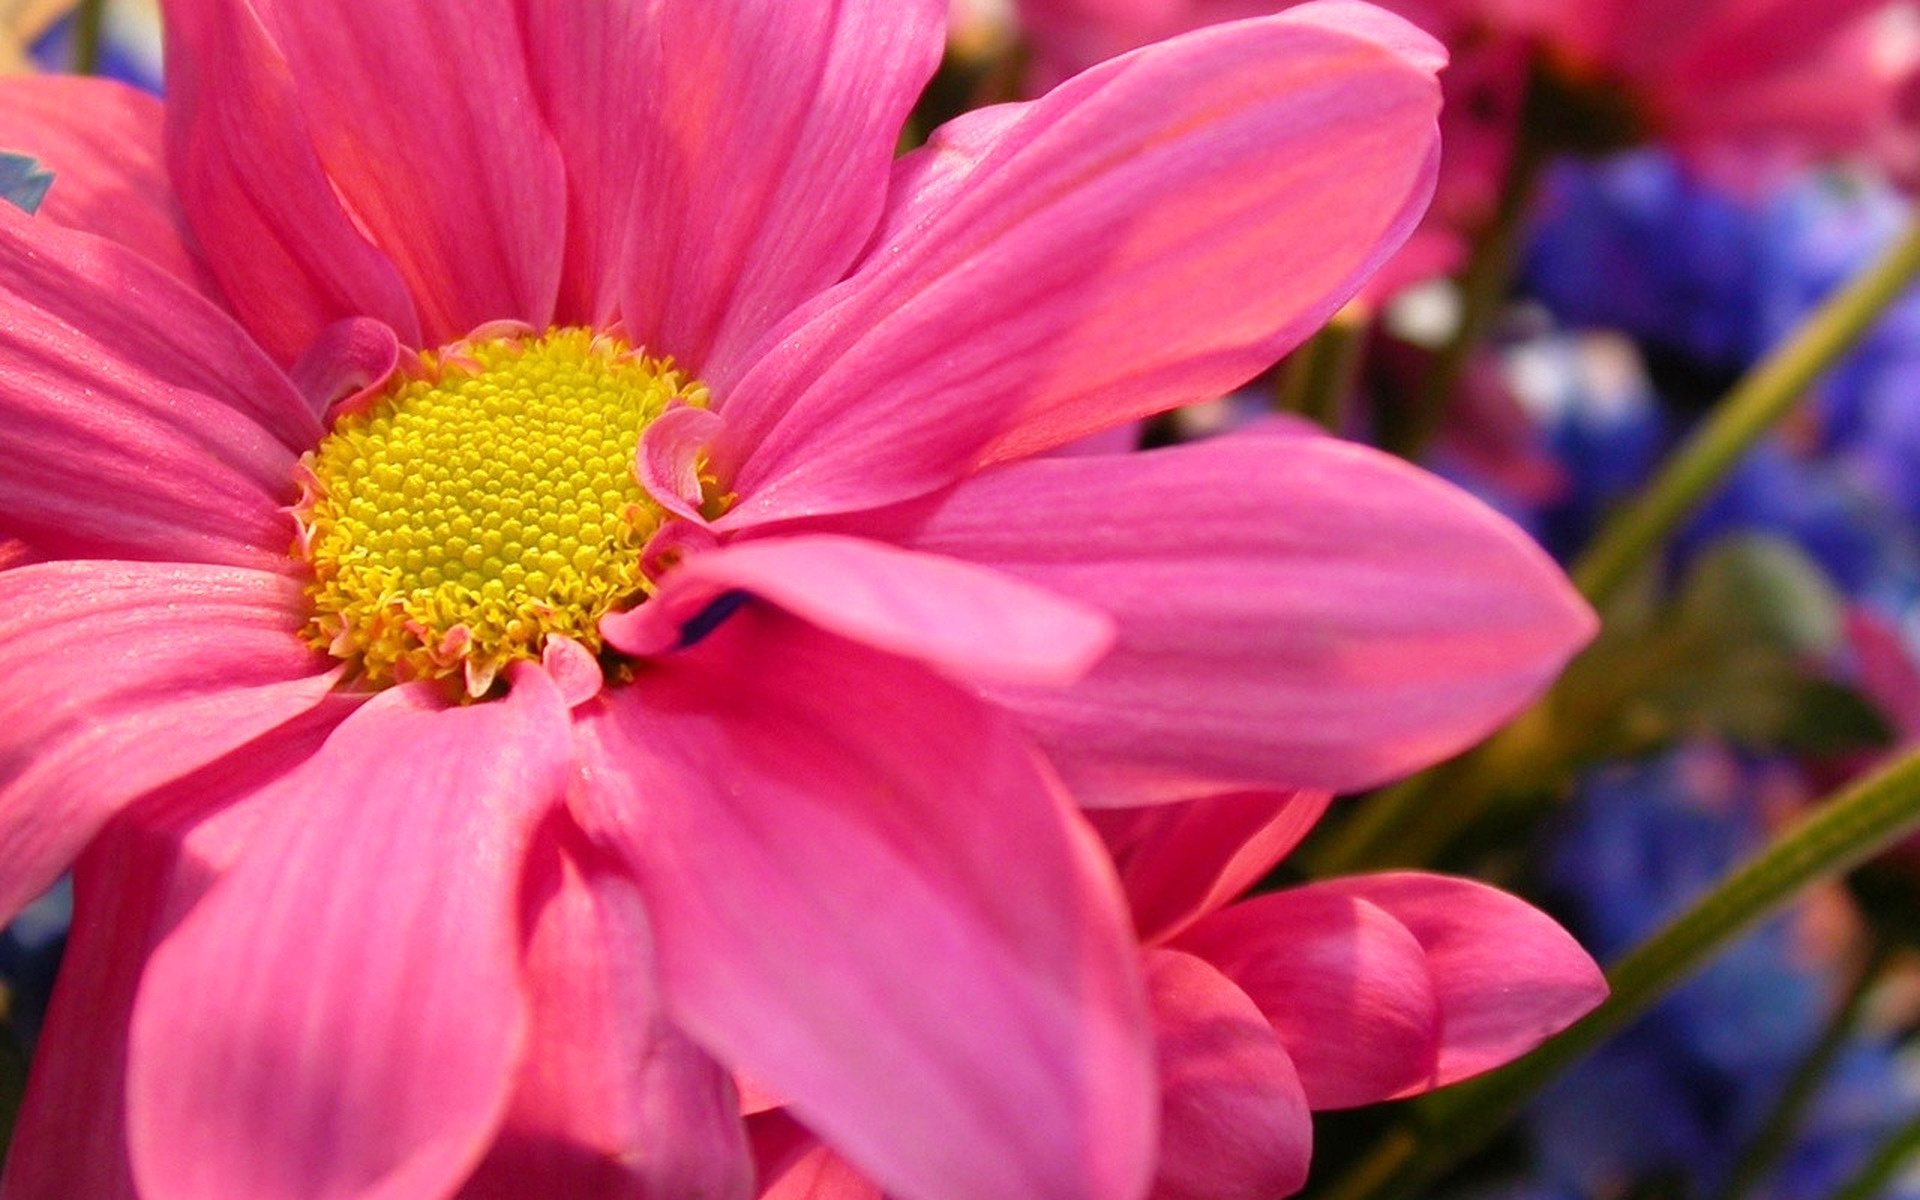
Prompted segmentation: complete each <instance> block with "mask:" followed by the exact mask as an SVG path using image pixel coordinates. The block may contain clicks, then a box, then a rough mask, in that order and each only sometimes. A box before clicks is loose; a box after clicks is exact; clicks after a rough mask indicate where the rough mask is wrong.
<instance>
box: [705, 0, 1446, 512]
mask: <svg viewBox="0 0 1920 1200" xmlns="http://www.w3.org/2000/svg"><path fill="white" fill-rule="evenodd" d="M1343 11H1345V10H1343ZM1317 13H1318V10H1309V9H1294V10H1290V11H1288V12H1285V13H1281V14H1279V15H1278V16H1274V17H1271V18H1266V19H1262V20H1259V21H1250V22H1243V23H1239V24H1235V25H1228V26H1219V27H1215V28H1212V29H1208V30H1203V31H1201V32H1198V33H1195V34H1191V35H1189V36H1187V37H1184V38H1180V39H1177V40H1175V41H1172V42H1167V43H1163V44H1160V45H1157V46H1153V47H1149V48H1147V49H1145V50H1141V51H1138V52H1135V53H1133V54H1129V55H1126V56H1124V57H1122V58H1119V59H1115V60H1113V61H1111V62H1108V63H1104V64H1102V65H1100V66H1098V67H1095V68H1094V69H1092V70H1090V71H1088V72H1087V73H1086V74H1084V75H1081V76H1079V77H1077V78H1075V79H1073V80H1070V81H1068V82H1067V83H1065V84H1063V85H1062V86H1061V87H1060V88H1058V89H1056V90H1055V91H1054V92H1052V93H1051V94H1049V95H1048V96H1046V97H1044V98H1043V99H1040V100H1037V101H1034V102H1032V103H1031V104H1028V105H1024V106H1010V107H1000V108H994V109H989V110H985V111H982V112H977V113H973V114H969V115H968V116H965V117H962V118H960V119H959V120H957V121H955V122H953V123H952V124H950V125H948V126H946V127H945V128H943V129H942V130H940V131H938V132H936V134H935V135H934V137H933V139H932V141H931V142H930V144H929V145H928V146H927V147H926V148H925V149H923V150H921V151H919V152H917V153H916V154H914V155H911V156H909V157H907V158H905V159H903V160H901V164H900V166H899V168H898V169H897V171H896V174H895V181H894V190H893V197H892V199H891V201H890V205H889V212H888V215H887V223H886V226H885V228H883V229H882V231H881V233H880V234H879V235H878V236H877V238H876V240H875V243H874V247H873V249H872V250H871V251H870V252H869V254H868V256H867V258H866V259H865V260H864V261H863V263H862V265H861V266H860V268H859V269H858V270H857V271H856V273H855V274H854V275H853V277H852V278H850V279H849V280H848V281H847V282H846V283H845V284H842V285H841V286H840V287H838V288H836V289H835V290H834V291H833V292H831V293H829V294H827V295H826V296H825V297H823V298H822V301H821V302H820V303H818V304H816V305H814V306H812V307H810V308H809V309H808V310H806V312H805V313H804V314H803V315H802V317H800V318H796V320H795V321H794V322H791V323H789V324H788V325H786V326H784V327H782V329H781V331H780V333H779V335H778V336H779V342H778V344H777V346H774V347H772V349H771V352H770V353H769V354H768V355H767V356H766V357H765V358H763V359H762V360H761V362H760V363H759V364H758V365H757V366H756V367H755V368H754V369H753V370H752V371H751V372H749V373H748V374H747V376H746V377H745V378H744V379H743V380H742V381H741V383H740V385H739V387H738V388H737V389H735V390H734V391H733V392H732V393H730V394H728V395H727V396H725V397H724V399H723V402H722V404H721V411H722V415H724V416H725V418H726V420H727V425H728V437H727V441H726V442H725V443H724V446H723V449H724V452H723V453H722V454H721V455H720V456H719V462H720V465H721V467H722V471H723V474H727V473H728V472H729V470H730V469H731V468H733V467H734V466H735V464H738V470H737V473H733V474H732V475H731V483H732V486H733V487H734V489H735V490H736V491H737V492H738V493H739V494H740V497H741V502H740V505H739V507H737V508H736V509H735V510H734V512H733V513H731V514H729V521H730V522H731V523H732V524H733V525H735V526H741V525H745V524H751V523H755V522H760V521H764V520H769V519H773V518H776V517H782V516H792V515H799V514H807V513H827V512H839V511H848V510H851V509H857V508H864V507H870V506H873V505H876V504H880V503H885V502H887V501H890V500H896V499H901V498H905V497H908V496H912V495H916V494H919V493H923V492H926V491H929V490H931V489H933V488H936V487H940V486H943V485H946V484H948V483H951V482H952V481H953V480H954V479H956V478H957V477H958V476H960V475H961V474H963V473H964V472H966V471H968V470H970V469H972V468H973V467H975V466H977V465H978V464H981V463H983V462H993V461H998V460H1001V459H1008V458H1016V457H1020V456H1022V455H1027V454H1032V453H1035V452H1037V451H1040V450H1044V449H1047V448H1048V447H1051V446H1057V445H1060V444H1062V443H1064V442H1067V441H1070V440H1072V439H1073V438H1075V437H1078V436H1080V435H1083V434H1087V433H1091V432H1094V431H1096V430H1100V429H1104V428H1108V427H1110V426H1112V425H1116V424H1119V423H1121V422H1123V421H1126V420H1130V419H1132V418H1135V417H1139V416H1143V415H1146V414H1149V413H1154V412H1159V411H1162V410H1164V409H1167V408H1169V407H1172V406H1174V405H1176V404H1180V403H1185V402H1191V401H1195V400H1202V399H1206V398H1209V397H1212V396H1216V395H1219V394H1221V393H1223V392H1225V391H1228V390H1230V389H1231V388H1233V387H1235V386H1237V385H1239V384H1240V383H1243V382H1245V381H1246V380H1247V379H1249V378H1251V377H1252V376H1253V375H1254V374H1256V373H1257V372H1259V371H1260V370H1261V369H1263V368H1264V367H1266V366H1267V365H1269V364H1270V363H1272V362H1273V361H1274V360H1275V359H1276V358H1278V357H1279V356H1280V355H1281V354H1282V353H1284V352H1285V351H1286V350H1287V349H1288V348H1289V347H1291V346H1292V345H1294V344H1295V343H1297V342H1298V341H1299V340H1300V339H1302V338H1303V337H1305V336H1306V335H1307V334H1308V333H1310V332H1312V331H1313V330H1314V329H1315V328H1317V327H1318V326H1319V325H1320V324H1321V323H1322V322H1324V321H1325V320H1326V318H1327V317H1328V316H1330V315H1331V314H1332V313H1333V311H1334V310H1335V309H1337V308H1338V307H1339V306H1340V305H1341V304H1342V303H1344V302H1345V301H1346V300H1347V298H1348V297H1350V296H1351V295H1352V294H1353V293H1354V291H1355V290H1356V289H1357V288H1358V287H1359V285H1360V283H1361V282H1362V281H1363V280H1364V279H1365V278H1366V276H1367V275H1368V274H1369V273H1370V272H1371V271H1372V270H1373V269H1374V267H1376V266H1377V265H1379V263H1380V262H1381V261H1383V260H1384V258H1385V257H1386V256H1387V254H1388V253H1390V252H1391V251H1392V249H1393V248H1394V247H1395V246H1397V245H1398V244H1399V243H1400V241H1401V240H1403V239H1404V238H1405V237H1406V235H1407V233H1408V231H1409V230H1411V228H1412V227H1413V223H1414V220H1415V218H1416V217H1417V215H1418V213H1419V210H1420V209H1421V207H1423V206H1424V204H1425V203H1426V197H1427V194H1428V192H1429V190H1430V189H1431V187H1432V180H1433V173H1434V162H1435V154H1436V152H1437V141H1436V138H1435V134H1434V114H1435V112H1436V111H1437V109H1438V106H1439V93H1438V88H1437V87H1436V85H1435V83H1434V80H1433V77H1432V74H1431V70H1432V62H1431V57H1432V56H1431V54H1430V53H1429V54H1425V55H1423V56H1422V58H1421V60H1420V61H1418V62H1416V61H1411V60H1409V59H1408V58H1406V57H1403V55H1402V54H1401V52H1400V51H1399V50H1398V49H1397V48H1396V47H1395V46H1392V45H1387V44H1383V43H1382V42H1381V41H1379V40H1378V39H1379V37H1380V29H1381V26H1382V25H1383V23H1385V22H1391V21H1392V20H1393V19H1392V18H1380V19H1379V20H1369V21H1366V22H1358V23H1356V24H1355V27H1354V28H1353V29H1351V30H1349V29H1345V28H1339V27H1336V26H1337V25H1338V24H1339V23H1338V22H1336V21H1332V20H1326V19H1322V18H1321V17H1319V16H1317V15H1316V14H1317ZM1393 28H1394V29H1395V30H1396V31H1399V32H1398V35H1397V36H1399V37H1400V40H1403V41H1407V40H1415V39H1418V38H1419V36H1420V35H1418V34H1417V33H1414V32H1412V31H1411V27H1410V26H1401V25H1399V24H1397V23H1395V24H1394V25H1393ZM1303 230H1312V231H1313V232H1312V235H1311V236H1303V235H1302V231H1303ZM1249 264H1258V268H1257V269H1250V268H1249ZM823 447H831V452H830V453H829V452H823V450H822V448H823Z"/></svg>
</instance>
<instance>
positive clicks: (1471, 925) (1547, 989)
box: [1313, 871, 1607, 1096]
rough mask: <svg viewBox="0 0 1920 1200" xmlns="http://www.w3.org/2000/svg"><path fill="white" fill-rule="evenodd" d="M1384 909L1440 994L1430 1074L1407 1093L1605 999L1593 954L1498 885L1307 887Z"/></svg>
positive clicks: (1420, 882)
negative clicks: (1422, 957)
mask: <svg viewBox="0 0 1920 1200" xmlns="http://www.w3.org/2000/svg"><path fill="white" fill-rule="evenodd" d="M1313 890H1317V891H1327V892H1334V893H1339V894H1341V895H1346V896H1354V897H1357V898H1359V899H1361V900H1364V901H1366V902H1368V903H1370V904H1373V905H1376V906H1378V907H1380V908H1382V909H1385V910H1386V911H1387V912H1388V913H1391V914H1392V915H1393V917H1394V919H1395V920H1397V921H1399V922H1400V923H1401V924H1402V925H1405V926H1406V927H1407V929H1408V931H1409V932H1411V933H1412V934H1413V936H1414V939H1415V940H1416V941H1418V942H1419V943H1420V948H1421V950H1422V951H1423V952H1424V953H1425V954H1426V959H1427V971H1428V974H1430V975H1431V976H1432V978H1433V987H1434V992H1435V995H1436V996H1437V997H1438V999H1439V1002H1440V1059H1439V1066H1438V1067H1437V1068H1436V1070H1435V1073H1434V1077H1433V1080H1432V1081H1431V1083H1430V1084H1428V1085H1425V1086H1415V1087H1409V1088H1407V1089H1405V1090H1404V1091H1402V1092H1400V1093H1399V1094H1400V1095H1403V1096H1408V1095H1413V1094H1415V1093H1416V1092H1421V1091H1425V1090H1426V1088H1427V1086H1431V1087H1440V1086H1443V1085H1445V1084H1449V1083H1452V1082H1454V1081H1455V1080H1458V1079H1465V1078H1466V1077H1467V1076H1469V1075H1477V1074H1479V1073H1480V1072H1482V1071H1487V1070H1491V1069H1492V1068H1494V1067H1497V1066H1500V1065H1501V1064H1502V1063H1506V1062H1511V1061H1512V1060H1513V1059H1516V1058H1518V1057H1520V1056H1521V1055H1522V1054H1525V1053H1526V1052H1527V1051H1529V1050H1531V1049H1533V1048H1534V1047H1535V1046H1537V1045H1539V1044H1540V1043H1541V1042H1542V1041H1545V1040H1546V1039H1547V1038H1548V1037H1551V1036H1552V1035H1553V1034H1556V1033H1558V1032H1560V1031H1561V1030H1562V1029H1565V1028H1566V1027H1567V1026H1568V1025H1571V1024H1572V1023H1573V1022H1574V1021H1576V1020H1578V1019H1579V1018H1580V1017H1582V1016H1584V1015H1585V1014H1586V1013H1587V1011H1588V1010H1589V1009H1591V1008H1593V1006H1594V1005H1596V1004H1598V1003H1600V1001H1602V1000H1604V999H1606V996H1607V981H1606V977H1605V976H1604V975H1602V974H1601V972H1600V968H1599V967H1598V966H1597V965H1595V963H1594V961H1593V958H1592V957H1591V956H1590V955H1588V954H1587V952H1586V951H1585V950H1583V949H1581V948H1580V944H1579V943H1578V942H1576V941H1574V940H1573V937H1572V935H1570V934H1569V933H1567V931H1566V930H1564V929H1562V928H1561V927H1560V926H1559V925H1558V924H1557V923H1556V922H1555V921H1554V920H1553V918H1552V917H1549V916H1547V915H1546V914H1545V913H1543V912H1541V911H1540V910H1539V909H1537V908H1535V907H1533V906H1532V905H1530V904H1528V903H1527V902H1526V901H1524V900H1521V899H1520V898H1519V897H1517V896H1510V895H1508V894H1507V893H1505V892H1503V891H1500V890H1499V889H1498V888H1491V887H1488V886H1487V885H1486V884H1483V883H1476V882H1474V881H1473V880H1471V879H1453V878H1449V877H1447V876H1444V875H1429V874H1425V873H1423V872H1416V871H1396V872H1390V873H1387V874H1381V875H1360V876H1355V877H1352V878H1347V879H1333V880H1328V881H1327V882H1325V883H1319V884H1315V885H1313Z"/></svg>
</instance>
